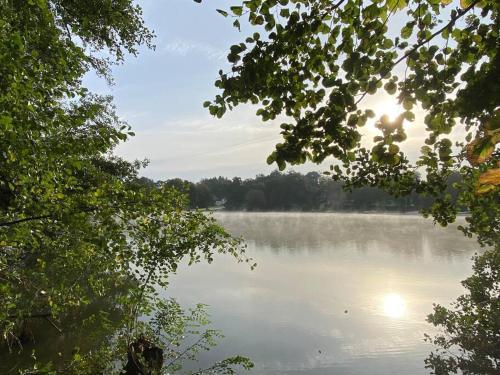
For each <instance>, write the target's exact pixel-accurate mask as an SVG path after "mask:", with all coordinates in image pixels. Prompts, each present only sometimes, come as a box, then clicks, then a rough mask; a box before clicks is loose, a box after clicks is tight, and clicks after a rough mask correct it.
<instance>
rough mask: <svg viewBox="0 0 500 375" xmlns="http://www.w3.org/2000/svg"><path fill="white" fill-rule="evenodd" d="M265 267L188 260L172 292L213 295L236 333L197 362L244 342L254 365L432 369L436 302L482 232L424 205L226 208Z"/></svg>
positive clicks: (298, 369) (454, 286)
mask: <svg viewBox="0 0 500 375" xmlns="http://www.w3.org/2000/svg"><path fill="white" fill-rule="evenodd" d="M216 217H217V219H218V220H219V221H220V222H221V223H222V224H223V225H224V226H225V227H226V228H227V229H228V230H229V231H230V232H231V233H233V234H235V235H238V236H239V235H242V236H244V238H245V240H246V243H247V245H248V254H249V255H250V256H251V257H253V258H254V259H255V260H256V261H257V263H258V267H257V268H256V269H255V270H254V271H250V270H249V268H248V266H247V265H245V264H237V263H236V262H234V260H232V259H231V258H230V257H228V256H225V257H217V258H216V260H215V261H214V263H212V264H210V265H207V264H197V265H194V266H191V267H182V268H181V269H180V270H179V272H178V275H175V276H173V277H172V278H171V287H170V288H169V290H168V291H167V292H165V295H168V296H172V297H175V298H177V299H178V301H179V302H181V303H182V304H185V305H193V304H196V303H198V302H203V303H206V304H209V305H210V312H211V315H212V322H213V324H212V325H213V327H215V328H218V329H221V330H222V331H223V333H224V335H225V338H224V339H223V340H222V342H221V343H220V345H219V346H218V347H217V348H215V349H213V350H212V351H210V352H209V353H207V354H204V355H202V356H201V358H200V362H199V363H198V364H196V365H195V367H204V366H206V365H207V364H210V363H212V362H214V361H216V360H220V359H222V358H224V357H227V356H230V355H235V354H241V355H246V356H249V357H251V359H252V360H253V361H254V362H255V364H256V366H255V369H254V370H253V371H252V372H251V373H252V374H315V375H319V374H339V375H343V374H384V375H387V374H408V375H413V374H428V373H429V371H428V370H425V368H424V363H423V360H424V358H425V357H426V356H427V355H428V353H429V352H430V350H431V348H432V347H431V346H429V345H428V344H427V343H424V341H423V337H424V333H432V332H434V330H433V327H431V326H430V325H429V324H428V323H426V322H425V317H426V315H427V314H428V313H430V312H431V311H432V303H434V302H436V303H440V304H448V303H450V302H451V301H452V300H454V299H455V298H456V297H457V296H458V295H459V294H460V293H462V292H463V288H462V287H461V285H460V284H459V282H460V280H462V279H464V278H465V277H466V276H467V275H469V274H470V272H471V260H470V258H471V256H472V255H473V254H474V251H475V250H476V249H477V244H476V242H475V241H474V240H471V239H467V238H465V237H464V236H463V235H462V234H461V233H460V232H459V231H458V230H456V229H455V228H454V227H450V228H441V227H435V226H434V225H433V224H432V221H430V220H425V219H423V218H421V217H419V216H412V215H382V214H333V213H220V212H219V213H217V214H216Z"/></svg>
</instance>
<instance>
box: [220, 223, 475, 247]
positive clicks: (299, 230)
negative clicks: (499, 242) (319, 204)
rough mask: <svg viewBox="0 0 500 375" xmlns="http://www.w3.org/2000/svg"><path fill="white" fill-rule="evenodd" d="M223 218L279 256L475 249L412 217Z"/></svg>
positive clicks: (446, 230)
mask: <svg viewBox="0 0 500 375" xmlns="http://www.w3.org/2000/svg"><path fill="white" fill-rule="evenodd" d="M217 218H218V219H219V220H220V221H221V223H222V224H223V225H224V226H225V227H226V228H227V229H228V230H229V231H231V232H232V233H233V234H234V235H242V236H243V237H244V238H245V240H246V241H247V242H248V243H252V242H253V243H255V244H256V245H257V246H256V247H257V248H260V247H270V248H271V249H272V250H273V251H276V252H281V251H287V252H295V251H325V250H332V251H333V250H355V251H360V252H368V251H374V250H379V251H387V252H391V253H394V254H405V255H413V256H423V255H424V253H427V252H428V253H430V254H431V255H432V256H435V257H456V256H469V254H470V251H471V250H473V249H475V242H474V241H471V240H469V239H467V238H465V237H463V236H462V235H461V234H460V233H459V232H458V231H457V230H456V228H454V227H449V228H435V227H434V225H433V224H432V222H431V221H429V220H425V219H422V218H421V217H418V216H410V215H408V216H406V215H373V214H334V213H244V214H243V213H218V215H217ZM450 244H453V246H450ZM476 246H477V245H476Z"/></svg>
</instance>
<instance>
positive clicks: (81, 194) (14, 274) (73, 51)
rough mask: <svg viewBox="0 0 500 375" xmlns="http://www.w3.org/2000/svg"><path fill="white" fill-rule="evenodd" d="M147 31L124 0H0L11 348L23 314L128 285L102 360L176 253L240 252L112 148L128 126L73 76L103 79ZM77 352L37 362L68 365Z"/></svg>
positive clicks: (1, 245) (56, 312)
mask: <svg viewBox="0 0 500 375" xmlns="http://www.w3.org/2000/svg"><path fill="white" fill-rule="evenodd" d="M152 38H153V34H152V33H151V32H150V31H149V30H148V29H147V28H146V27H145V26H144V23H143V20H142V16H141V9H140V7H138V6H137V5H134V4H133V1H132V0H120V1H113V2H110V1H103V0H96V1H91V2H85V1H83V2H82V1H77V0H38V1H24V0H13V1H4V0H1V1H0V149H1V150H2V152H1V153H0V161H1V162H0V197H1V204H0V280H1V284H0V330H1V333H2V337H3V338H4V339H5V340H6V341H7V342H8V343H9V344H10V345H21V344H22V339H23V337H24V336H23V330H24V328H23V327H25V326H26V322H28V321H30V320H32V319H39V318H45V319H46V320H48V321H50V322H51V324H52V325H53V326H54V327H56V328H57V327H58V325H59V322H60V321H62V320H67V319H70V318H71V317H73V318H75V319H77V316H78V314H77V313H76V312H77V311H78V310H79V309H80V308H83V307H85V306H88V305H90V304H91V303H92V302H93V301H95V300H96V299H99V298H101V297H102V296H105V295H109V294H112V291H113V290H114V289H116V288H120V287H122V286H124V285H127V288H126V293H124V295H123V296H121V298H120V299H119V300H118V302H117V303H118V306H119V309H120V311H121V312H122V313H123V316H124V318H123V322H122V323H123V324H124V325H123V329H122V330H121V334H120V335H119V337H120V338H122V339H123V341H124V342H125V344H126V346H125V347H122V348H121V352H120V353H121V354H122V356H121V357H120V356H119V357H118V358H114V359H113V361H112V362H110V363H109V365H113V366H114V365H116V364H117V363H119V362H116V361H117V360H122V361H123V360H124V357H123V354H124V349H125V352H126V349H127V348H128V349H129V354H130V348H131V347H132V346H131V345H133V344H134V343H137V340H139V337H138V336H137V335H138V332H139V324H138V320H137V319H138V317H139V316H141V315H143V314H147V313H151V311H155V309H158V308H159V307H161V301H160V300H158V298H157V297H155V294H154V290H155V288H156V287H158V286H165V285H166V284H167V282H168V281H167V277H168V274H169V273H170V272H172V271H175V269H176V268H177V265H178V263H179V262H180V261H181V260H182V259H184V258H187V259H188V260H189V262H191V263H192V262H198V261H200V260H202V259H206V260H207V261H209V262H210V261H211V260H212V256H213V254H214V252H220V253H229V254H232V255H234V256H235V257H236V258H237V259H238V260H240V261H242V260H248V259H247V258H246V257H245V255H244V247H243V246H242V245H241V242H240V241H239V240H238V239H235V238H232V237H231V236H230V235H229V234H228V233H227V232H225V231H224V230H223V229H222V228H221V227H220V226H219V225H217V223H216V222H215V220H214V219H213V218H210V217H207V216H205V215H204V214H203V213H201V212H198V211H189V210H187V200H186V197H185V196H184V195H183V194H181V193H179V192H178V191H176V190H175V189H171V188H169V187H168V186H167V185H165V184H158V185H151V184H150V183H146V182H147V181H144V180H142V181H141V180H140V179H139V177H138V171H139V169H140V168H141V167H143V166H144V165H145V163H144V162H139V161H135V162H128V161H125V160H122V159H120V158H117V157H114V156H112V151H113V148H114V147H115V146H116V145H117V144H118V143H119V142H121V141H124V140H126V139H127V138H128V137H129V136H132V135H133V133H132V132H131V131H130V127H129V126H128V125H127V124H126V123H124V122H123V121H121V120H120V119H119V118H118V116H117V114H116V113H115V109H114V107H113V104H112V100H111V98H109V97H101V96H98V95H93V94H92V93H90V92H89V91H88V90H87V89H86V88H85V87H84V86H83V85H82V78H83V75H84V74H85V73H87V72H89V71H94V72H97V74H99V75H101V76H103V77H104V78H107V79H108V80H111V77H110V67H111V65H112V64H116V63H120V62H122V61H123V58H124V56H125V54H132V55H135V54H136V53H137V48H138V46H139V45H146V46H148V47H153V45H152ZM103 56H104V57H103ZM95 318H96V319H97V318H99V314H98V313H97V314H96V317H95ZM116 339H117V337H116V336H112V337H110V338H109V340H108V341H104V342H103V343H102V345H103V347H102V348H101V349H102V350H107V346H106V345H108V344H109V343H110V342H117V340H116ZM148 340H149V339H148ZM118 342H122V341H120V340H118ZM94 349H95V348H94ZM68 350H71V348H70V349H68ZM118 354H119V353H118ZM54 357H57V353H54ZM81 358H83V357H82V353H78V355H76V354H75V356H73V357H72V358H71V359H70V360H69V365H68V364H67V363H66V364H60V366H62V367H57V366H56V368H55V369H54V370H49V369H48V368H49V367H50V366H48V367H47V368H46V371H45V370H44V371H45V372H43V371H41V370H40V367H39V372H38V373H55V372H50V371H57V370H58V368H59V369H60V368H65V369H66V371H69V369H70V368H71V369H75V368H76V367H75V366H74V365H75V363H77V362H78V363H79V362H81V361H80V360H81ZM94 359H95V358H94ZM238 363H241V364H243V365H245V366H246V365H247V363H246V362H245V361H241V360H240V358H238V359H236V360H234V361H233V362H232V363H231V364H235V365H237V364H238ZM80 365H81V363H80V364H79V366H80ZM87 365H89V366H91V365H92V361H90V362H87ZM54 366H55V365H54ZM77 367H78V366H77ZM78 368H80V369H81V366H80V367H78ZM75 371H76V370H75ZM81 371H83V370H81ZM88 372H90V373H95V372H92V371H90V370H89V371H88ZM82 373H85V372H82ZM108 373H109V372H108Z"/></svg>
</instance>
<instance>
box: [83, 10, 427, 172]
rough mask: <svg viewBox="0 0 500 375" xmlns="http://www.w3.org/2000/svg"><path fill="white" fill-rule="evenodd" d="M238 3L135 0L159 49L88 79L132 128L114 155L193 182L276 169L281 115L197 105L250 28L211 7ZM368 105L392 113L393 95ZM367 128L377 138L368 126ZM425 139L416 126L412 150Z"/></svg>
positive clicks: (378, 97) (304, 168) (207, 97)
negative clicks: (272, 117) (271, 158)
mask: <svg viewBox="0 0 500 375" xmlns="http://www.w3.org/2000/svg"><path fill="white" fill-rule="evenodd" d="M237 2H238V0H229V1H228V0H205V1H203V2H202V3H201V4H198V3H196V2H194V1H193V0H139V1H138V3H139V4H140V6H141V7H142V8H143V11H144V19H145V22H146V25H147V26H148V27H149V28H150V29H152V30H153V31H154V32H155V34H156V40H155V44H156V49H155V50H154V51H152V50H148V49H145V48H143V49H141V50H140V53H139V55H138V56H137V57H133V56H129V57H128V58H127V59H126V61H125V63H124V64H123V65H120V66H117V67H115V68H114V69H113V77H114V84H113V85H112V86H109V85H108V84H107V83H106V82H105V81H104V80H102V79H99V78H97V77H95V76H93V75H88V76H87V77H86V79H85V84H86V85H87V86H88V87H89V88H90V89H91V90H92V91H94V92H97V93H101V94H110V95H112V96H113V97H114V100H115V103H116V105H117V111H118V114H119V116H120V117H121V118H122V119H123V120H125V121H127V122H128V123H129V124H130V125H131V126H132V128H133V131H134V132H135V133H136V136H135V137H133V138H132V139H130V140H129V141H127V142H126V143H125V144H123V145H120V146H119V147H118V148H117V149H116V154H118V155H120V156H123V157H125V158H127V159H129V160H130V159H141V160H142V159H144V158H147V159H149V160H150V164H149V166H148V167H147V168H146V169H145V170H143V171H142V175H144V176H146V177H149V178H152V179H155V180H159V179H160V180H165V179H168V178H174V177H180V178H184V179H188V180H191V181H198V180H200V179H202V178H208V177H213V176H226V177H233V176H240V177H243V178H249V177H254V176H255V175H256V174H258V173H269V172H271V171H272V170H274V169H276V166H274V165H272V166H269V165H267V163H266V158H267V156H268V155H269V154H270V153H271V152H272V151H273V150H274V145H275V144H276V143H278V142H279V141H280V135H279V132H280V129H279V121H278V120H276V121H274V122H273V121H269V122H265V123H264V122H262V121H260V119H259V118H258V117H257V116H256V115H255V111H256V107H251V106H240V107H238V108H236V109H235V110H233V111H232V112H230V113H228V114H226V115H225V116H224V117H223V118H222V119H216V118H214V117H212V116H210V115H209V113H208V111H207V110H206V109H205V108H203V106H202V104H203V102H204V101H206V100H211V99H213V98H214V97H215V95H216V94H217V93H218V90H217V89H216V88H215V87H214V82H215V80H216V79H217V76H218V73H217V72H218V71H219V69H224V70H226V69H227V68H228V67H229V64H228V63H227V61H226V55H227V53H228V51H229V47H230V46H231V45H232V44H235V43H239V42H241V41H243V40H244V39H245V38H246V36H247V35H248V34H250V33H253V31H254V30H251V29H250V28H249V27H248V26H245V25H243V27H242V31H241V32H238V30H237V29H235V28H234V27H233V26H232V20H230V19H227V18H224V17H222V16H221V15H220V14H219V13H217V12H216V11H215V9H216V8H222V9H228V8H229V6H230V5H234V4H236V3H237ZM366 102H367V104H372V105H373V106H374V107H375V109H376V110H377V109H381V110H382V109H389V112H390V111H391V110H394V100H392V102H391V101H390V100H389V97H387V96H384V95H376V96H372V97H368V98H367V99H366ZM417 121H419V116H418V114H417ZM365 131H366V132H368V133H370V132H373V133H374V134H373V135H375V130H374V129H373V128H372V129H370V128H368V129H367V130H365ZM370 135H371V134H370ZM422 137H423V135H422V132H421V131H416V130H415V131H413V130H412V129H409V139H410V141H409V143H408V145H409V149H408V151H409V154H410V155H412V154H415V153H416V150H417V149H418V147H417V145H418V144H419V143H420V142H421V141H422ZM369 138H372V137H369ZM412 142H413V143H414V145H412ZM329 164H331V161H329V162H327V163H324V164H323V165H320V166H318V165H314V164H312V163H309V164H306V165H303V166H300V167H297V168H294V170H298V171H301V172H306V171H311V170H316V171H323V170H326V169H327V167H328V165H329Z"/></svg>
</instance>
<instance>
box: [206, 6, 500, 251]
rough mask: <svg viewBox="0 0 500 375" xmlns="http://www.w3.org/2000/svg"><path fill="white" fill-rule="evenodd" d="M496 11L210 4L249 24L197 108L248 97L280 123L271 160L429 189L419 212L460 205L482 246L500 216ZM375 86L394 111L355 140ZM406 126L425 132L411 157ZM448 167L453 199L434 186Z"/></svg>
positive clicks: (356, 182)
mask: <svg viewBox="0 0 500 375" xmlns="http://www.w3.org/2000/svg"><path fill="white" fill-rule="evenodd" d="M498 8H499V5H498V2H497V1H478V0H476V1H461V2H458V1H439V0H415V1H404V0H387V1H385V0H384V1H382V0H378V1H371V2H364V1H362V0H340V1H337V2H334V1H331V0H279V1H278V0H247V1H243V2H242V5H237V6H233V7H231V8H230V10H229V11H222V12H221V13H222V14H223V15H224V16H229V15H231V16H233V17H235V18H236V21H235V27H237V28H241V27H242V26H241V25H242V24H243V22H240V20H241V21H243V20H248V23H249V24H250V25H252V26H253V27H254V28H255V29H256V30H257V31H256V32H254V33H253V34H251V35H250V36H249V37H247V38H246V39H245V41H244V42H242V43H240V44H237V45H233V46H232V47H231V49H230V53H229V55H228V61H229V62H230V63H232V67H231V69H230V71H228V72H223V71H222V70H221V71H220V72H219V73H220V76H219V79H218V80H217V81H216V82H215V85H216V86H217V87H218V88H219V89H220V91H221V92H220V94H219V95H217V96H216V98H215V100H214V101H212V102H205V106H206V107H208V109H209V111H210V113H211V114H213V115H215V116H217V117H221V116H223V115H224V113H225V112H226V111H227V110H230V109H232V108H234V107H235V106H237V105H239V104H242V103H253V104H255V105H258V106H259V108H258V110H257V115H258V116H260V117H261V118H262V120H263V121H269V120H274V119H279V120H280V121H282V123H281V125H280V127H281V134H282V136H283V141H282V142H281V143H279V144H277V145H276V149H275V151H274V152H273V153H272V154H271V155H270V156H269V158H268V162H269V163H274V162H275V163H277V165H278V166H279V168H280V169H284V168H285V166H286V164H287V163H289V164H292V165H293V164H300V163H304V162H305V161H306V160H311V161H313V162H322V161H324V160H325V159H326V158H327V157H333V158H334V159H335V160H336V161H337V162H336V163H335V164H334V165H332V167H331V170H332V172H328V173H332V174H333V176H334V177H335V178H336V179H341V180H344V181H345V182H346V183H347V184H348V186H350V187H358V186H362V185H371V186H379V187H382V188H384V189H387V190H388V191H390V192H392V193H393V194H395V195H407V194H410V193H411V192H412V191H416V192H417V193H419V194H424V195H428V196H431V197H434V204H433V205H432V206H431V208H430V209H429V210H427V211H426V212H425V213H426V214H427V215H430V214H431V215H433V217H434V219H435V220H436V221H437V222H439V223H441V224H443V225H446V224H447V223H450V222H452V221H453V220H454V219H455V216H456V214H457V212H458V211H459V207H460V206H465V207H467V208H468V210H469V212H470V217H469V219H468V223H469V225H468V226H466V227H464V228H463V230H464V231H465V233H467V234H468V235H471V234H472V233H475V234H477V235H478V236H479V240H480V241H481V242H482V243H487V244H492V243H494V242H496V241H498V231H499V220H498V217H499V216H500V212H499V206H498V204H497V200H496V197H497V195H498V185H499V184H500V169H498V167H499V166H498V150H497V148H496V145H497V143H498V142H499V140H500V129H499V128H500V111H499V108H498V106H499V93H500V83H499V82H500V80H499V79H498V78H499V76H500V74H499V73H500V70H499V69H500V61H499V56H498V45H499V29H500V27H499V26H500V20H499V11H498ZM261 34H262V35H261ZM380 91H384V92H386V93H387V94H389V95H391V96H394V100H395V101H397V103H398V104H399V105H400V108H401V111H400V114H399V116H397V118H396V119H394V120H391V119H390V118H389V117H388V116H386V115H382V116H381V117H380V118H378V119H374V120H375V125H376V128H377V129H378V130H379V131H380V135H378V136H376V137H375V138H374V139H373V140H366V139H364V138H365V137H363V135H362V134H363V126H365V125H366V124H367V122H369V121H370V119H371V118H374V117H375V112H376V111H375V108H367V107H366V105H365V104H364V101H363V100H364V99H365V98H366V97H367V96H369V95H374V94H376V93H377V92H380ZM416 110H423V111H425V113H426V115H425V119H424V124H422V125H423V126H422V125H419V124H416V125H413V124H411V122H413V121H414V120H415V112H416ZM408 126H421V127H422V133H425V134H426V137H425V142H422V145H421V146H422V148H421V153H420V155H419V157H418V159H417V160H416V161H410V160H409V158H408V157H407V155H406V154H405V153H404V145H405V143H404V142H405V140H406V139H407V134H406V130H405V127H408ZM452 131H454V134H458V135H459V138H458V139H454V138H453V137H452V136H451V133H452ZM455 141H456V143H454V142H455ZM370 143H372V145H371V146H370V145H369V144H370ZM454 171H459V172H460V173H461V175H462V177H463V178H462V182H461V183H460V190H461V191H462V193H461V197H460V199H459V200H458V201H457V204H454V203H453V202H452V199H451V197H450V196H449V195H448V194H447V193H446V192H445V190H446V180H447V179H448V177H449V176H450V175H451V174H452V173H453V172H454Z"/></svg>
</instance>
